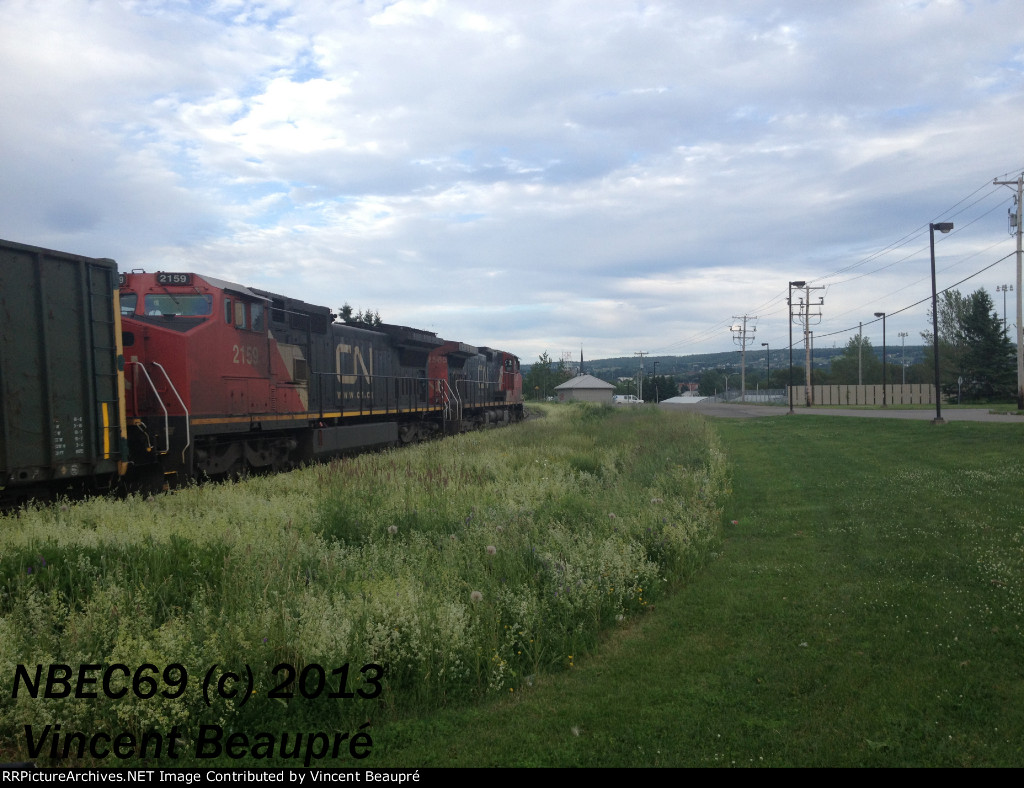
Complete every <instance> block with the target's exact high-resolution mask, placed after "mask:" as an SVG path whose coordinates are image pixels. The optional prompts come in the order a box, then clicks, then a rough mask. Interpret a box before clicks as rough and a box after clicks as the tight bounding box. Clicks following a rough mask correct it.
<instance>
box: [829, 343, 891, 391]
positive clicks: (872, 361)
mask: <svg viewBox="0 0 1024 788" xmlns="http://www.w3.org/2000/svg"><path fill="white" fill-rule="evenodd" d="M832 382H833V383H836V384H840V385H850V386H855V385H857V384H858V383H863V384H864V385H870V384H873V383H881V382H882V362H881V361H880V360H879V358H878V356H876V355H875V349H874V348H873V347H871V340H870V339H868V338H867V337H866V336H862V335H860V334H854V335H853V336H852V337H850V341H849V342H847V343H846V349H845V350H843V355H841V356H838V357H836V358H834V359H832ZM897 382H898V381H897Z"/></svg>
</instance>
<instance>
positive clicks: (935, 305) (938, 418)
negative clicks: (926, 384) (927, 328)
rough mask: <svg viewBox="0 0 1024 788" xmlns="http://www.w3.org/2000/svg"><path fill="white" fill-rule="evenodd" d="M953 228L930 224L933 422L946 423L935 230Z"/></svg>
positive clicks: (949, 224)
mask: <svg viewBox="0 0 1024 788" xmlns="http://www.w3.org/2000/svg"><path fill="white" fill-rule="evenodd" d="M952 229H953V223H952V222H939V223H938V224H929V225H928V235H929V237H930V239H931V250H932V346H933V348H934V353H935V419H934V421H932V424H945V422H944V421H943V420H942V395H941V394H940V393H939V298H938V294H937V293H936V290H935V231H936V230H938V231H939V232H940V233H948V232H949V231H950V230H952Z"/></svg>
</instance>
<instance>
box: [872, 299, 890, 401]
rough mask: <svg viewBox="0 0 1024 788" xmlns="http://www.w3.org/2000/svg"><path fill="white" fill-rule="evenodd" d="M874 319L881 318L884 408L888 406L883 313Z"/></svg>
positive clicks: (879, 313) (877, 314)
mask: <svg viewBox="0 0 1024 788" xmlns="http://www.w3.org/2000/svg"><path fill="white" fill-rule="evenodd" d="M875 317H880V318H882V407H883V408H884V407H885V406H886V405H888V404H889V402H888V400H887V399H886V396H885V388H886V378H885V312H875Z"/></svg>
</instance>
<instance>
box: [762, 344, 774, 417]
mask: <svg viewBox="0 0 1024 788" xmlns="http://www.w3.org/2000/svg"><path fill="white" fill-rule="evenodd" d="M761 347H763V348H765V351H764V361H765V364H767V365H768V385H767V386H766V387H765V388H767V389H768V390H769V391H771V388H772V349H771V348H770V347H768V343H767V342H762V343H761ZM768 396H769V399H768V401H769V402H771V395H770V394H769V395H768Z"/></svg>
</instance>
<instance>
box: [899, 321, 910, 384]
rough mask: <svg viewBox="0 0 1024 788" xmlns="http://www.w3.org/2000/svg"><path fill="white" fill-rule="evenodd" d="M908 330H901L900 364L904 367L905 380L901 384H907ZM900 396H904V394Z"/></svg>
mask: <svg viewBox="0 0 1024 788" xmlns="http://www.w3.org/2000/svg"><path fill="white" fill-rule="evenodd" d="M909 336H910V334H908V333H907V332H906V331H900V366H901V367H903V380H902V381H901V384H902V385H904V386H906V385H907V337H909ZM900 396H903V395H902V394H901V395H900Z"/></svg>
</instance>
